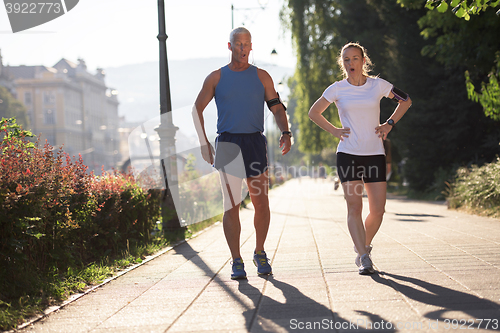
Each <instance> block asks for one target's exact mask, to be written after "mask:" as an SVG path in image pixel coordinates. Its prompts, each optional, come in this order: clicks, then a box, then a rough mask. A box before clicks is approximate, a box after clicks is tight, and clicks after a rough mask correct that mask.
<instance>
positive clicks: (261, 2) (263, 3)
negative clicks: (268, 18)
mask: <svg viewBox="0 0 500 333" xmlns="http://www.w3.org/2000/svg"><path fill="white" fill-rule="evenodd" d="M268 2H269V0H259V5H260V6H261V7H262V9H264V8H265V7H266V5H267V3H268Z"/></svg>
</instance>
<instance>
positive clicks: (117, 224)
mask: <svg viewBox="0 0 500 333" xmlns="http://www.w3.org/2000/svg"><path fill="white" fill-rule="evenodd" d="M29 137H33V135H32V134H31V133H29V132H27V131H24V130H22V129H21V128H19V126H17V125H16V123H15V121H14V120H13V119H2V121H1V123H0V140H1V143H0V290H1V291H0V301H6V300H8V299H12V298H14V297H19V296H20V295H21V294H22V293H24V292H26V294H29V292H28V291H26V290H27V289H29V286H27V285H26V281H27V279H28V276H27V275H30V274H44V273H46V272H49V271H50V272H53V271H54V270H55V271H59V270H62V271H65V270H67V269H68V268H69V267H81V266H83V265H86V264H88V263H90V262H93V261H99V260H101V259H102V258H104V257H106V256H111V257H112V256H113V255H116V254H120V253H121V251H123V250H124V249H126V248H127V244H130V243H131V242H136V243H144V242H147V241H148V240H149V237H150V234H151V231H152V229H154V228H155V225H156V221H157V220H158V218H159V215H160V193H159V191H157V190H149V191H148V190H144V189H142V188H141V187H140V186H138V185H137V184H136V183H135V181H134V178H133V177H132V176H131V174H123V173H119V172H104V171H103V173H102V175H101V176H95V175H93V174H92V173H90V172H88V170H87V167H86V166H85V165H84V164H83V161H82V158H81V157H80V158H79V159H76V160H74V159H72V158H71V157H70V156H68V155H67V154H66V153H64V152H63V150H62V149H58V150H57V149H54V148H53V147H52V146H50V145H49V144H47V143H46V144H45V145H44V146H43V147H40V146H39V145H38V144H34V143H32V142H31V141H30V140H29ZM21 296H22V295H21ZM0 303H1V302H0Z"/></svg>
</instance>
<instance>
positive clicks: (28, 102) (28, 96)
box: [24, 91, 31, 105]
mask: <svg viewBox="0 0 500 333" xmlns="http://www.w3.org/2000/svg"><path fill="white" fill-rule="evenodd" d="M24 105H31V91H26V92H25V93H24Z"/></svg>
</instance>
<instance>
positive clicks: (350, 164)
mask: <svg viewBox="0 0 500 333" xmlns="http://www.w3.org/2000/svg"><path fill="white" fill-rule="evenodd" d="M337 174H338V175H339V179H340V182H341V183H344V182H348V181H353V180H362V181H363V182H365V183H375V182H385V181H386V175H385V174H386V164H385V155H368V156H362V155H351V154H346V153H337Z"/></svg>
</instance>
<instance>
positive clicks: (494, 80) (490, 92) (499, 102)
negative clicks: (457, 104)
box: [465, 51, 500, 121]
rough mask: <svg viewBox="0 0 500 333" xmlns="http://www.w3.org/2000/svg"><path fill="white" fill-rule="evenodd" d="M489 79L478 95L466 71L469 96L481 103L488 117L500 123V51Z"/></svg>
mask: <svg viewBox="0 0 500 333" xmlns="http://www.w3.org/2000/svg"><path fill="white" fill-rule="evenodd" d="M488 77H489V81H488V83H485V82H482V83H481V93H478V92H476V90H475V87H474V84H473V83H472V80H471V78H470V74H469V71H466V72H465V82H466V85H467V94H468V96H469V98H470V99H471V100H473V101H474V102H479V103H480V104H481V105H482V106H483V109H484V113H485V114H486V116H488V117H490V118H492V119H493V120H496V121H500V86H499V81H500V51H498V52H497V53H496V64H495V68H493V69H492V71H491V73H490V74H489V75H488Z"/></svg>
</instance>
